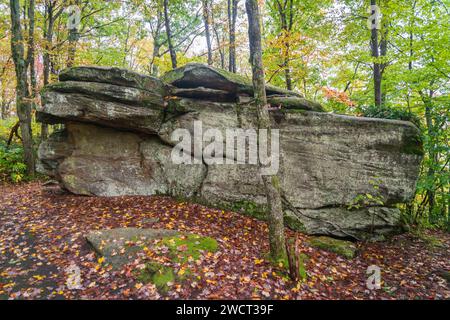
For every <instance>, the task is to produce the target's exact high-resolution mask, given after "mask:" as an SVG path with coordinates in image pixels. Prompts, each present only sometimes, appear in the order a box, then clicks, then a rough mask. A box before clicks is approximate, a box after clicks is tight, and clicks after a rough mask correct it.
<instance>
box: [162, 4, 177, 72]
mask: <svg viewBox="0 0 450 320" xmlns="http://www.w3.org/2000/svg"><path fill="white" fill-rule="evenodd" d="M164 23H165V26H166V33H167V45H168V46H169V53H170V60H171V61H172V69H175V68H176V67H177V53H176V52H175V48H174V47H173V44H172V32H171V30H170V20H169V1H168V0H164Z"/></svg>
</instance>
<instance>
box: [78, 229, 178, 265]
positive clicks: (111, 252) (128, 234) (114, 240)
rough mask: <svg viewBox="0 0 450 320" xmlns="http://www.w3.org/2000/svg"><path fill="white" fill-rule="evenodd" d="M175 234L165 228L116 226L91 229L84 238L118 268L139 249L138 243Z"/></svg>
mask: <svg viewBox="0 0 450 320" xmlns="http://www.w3.org/2000/svg"><path fill="white" fill-rule="evenodd" d="M177 234H178V232H177V231H174V230H165V229H139V228H117V229H106V230H96V231H91V232H89V234H87V235H86V240H87V242H88V243H89V244H90V245H92V247H93V248H94V250H95V251H96V252H97V253H98V254H100V255H101V256H103V257H104V258H105V262H106V263H109V264H111V265H112V266H113V267H114V268H120V267H122V266H123V265H125V264H127V263H128V262H130V260H131V259H132V258H133V256H134V255H135V254H136V252H137V251H139V250H140V247H139V245H144V244H148V243H149V242H151V241H152V240H154V239H161V238H164V237H167V236H174V235H177Z"/></svg>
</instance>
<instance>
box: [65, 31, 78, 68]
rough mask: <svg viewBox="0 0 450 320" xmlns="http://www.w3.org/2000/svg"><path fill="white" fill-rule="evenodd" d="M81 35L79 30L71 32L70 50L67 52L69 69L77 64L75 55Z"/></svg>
mask: <svg viewBox="0 0 450 320" xmlns="http://www.w3.org/2000/svg"><path fill="white" fill-rule="evenodd" d="M78 38H79V33H78V30H77V29H70V30H69V48H68V50H67V68H71V67H73V65H74V63H75V54H76V52H77V42H78Z"/></svg>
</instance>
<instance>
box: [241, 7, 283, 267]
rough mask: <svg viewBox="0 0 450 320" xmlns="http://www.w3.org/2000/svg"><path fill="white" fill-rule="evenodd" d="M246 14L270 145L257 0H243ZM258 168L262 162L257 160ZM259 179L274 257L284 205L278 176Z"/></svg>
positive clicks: (261, 118) (279, 250) (279, 252)
mask: <svg viewBox="0 0 450 320" xmlns="http://www.w3.org/2000/svg"><path fill="white" fill-rule="evenodd" d="M245 4H246V9H247V16H248V36H249V42H250V62H251V65H252V74H253V88H254V98H255V103H256V108H257V114H258V128H259V129H267V130H268V131H269V133H268V137H269V138H268V141H267V143H268V144H269V145H270V144H271V142H270V137H271V134H270V128H271V123H270V116H269V112H268V110H267V98H266V88H265V80H264V67H263V63H262V48H261V27H260V13H259V7H258V0H246V3H245ZM259 165H260V167H261V163H259ZM262 180H263V182H264V187H265V189H266V195H267V204H268V208H269V212H268V223H269V243H270V254H271V257H272V258H273V259H274V260H278V259H280V258H284V257H285V256H286V248H285V237H284V224H283V208H282V203H281V190H280V181H279V178H278V176H277V175H273V176H267V175H263V176H262Z"/></svg>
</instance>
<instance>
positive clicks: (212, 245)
mask: <svg viewBox="0 0 450 320" xmlns="http://www.w3.org/2000/svg"><path fill="white" fill-rule="evenodd" d="M161 245H163V246H166V247H168V248H169V253H170V255H171V256H172V259H173V260H175V261H178V262H182V263H184V262H186V261H187V260H188V259H189V257H192V258H194V259H198V258H199V257H200V254H201V252H216V251H217V248H218V244H217V241H216V240H215V239H213V238H210V237H201V236H199V235H194V234H188V235H178V236H170V237H164V238H163V239H162V241H161Z"/></svg>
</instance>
